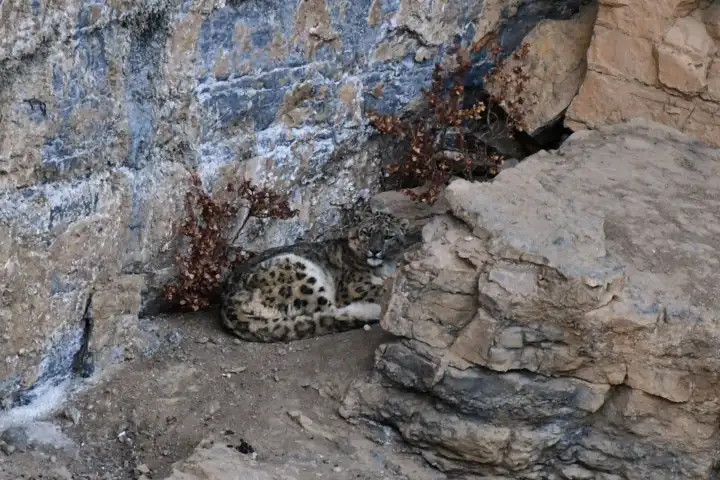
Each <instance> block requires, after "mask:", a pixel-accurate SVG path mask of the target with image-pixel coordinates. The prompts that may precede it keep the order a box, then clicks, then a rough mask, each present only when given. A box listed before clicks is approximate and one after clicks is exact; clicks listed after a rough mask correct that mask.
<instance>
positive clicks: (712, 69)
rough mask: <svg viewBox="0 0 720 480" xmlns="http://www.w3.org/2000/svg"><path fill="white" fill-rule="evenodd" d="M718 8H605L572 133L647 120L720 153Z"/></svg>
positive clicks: (674, 2) (690, 3)
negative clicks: (683, 133) (717, 147)
mask: <svg viewBox="0 0 720 480" xmlns="http://www.w3.org/2000/svg"><path fill="white" fill-rule="evenodd" d="M719 25H720V8H718V4H717V2H712V1H698V0H669V1H662V2H655V1H651V0H638V1H601V2H600V9H599V12H598V16H597V22H596V25H595V31H594V33H593V38H592V42H591V44H590V48H589V50H588V53H587V64H588V67H587V68H588V72H587V75H586V78H585V81H584V83H583V85H582V88H581V89H580V92H579V94H578V95H577V97H576V98H575V99H574V100H573V102H572V104H571V105H570V108H569V109H568V111H567V116H566V124H567V125H568V126H569V127H570V128H572V129H574V130H577V129H581V128H585V127H589V128H595V127H598V126H601V125H608V124H613V123H617V122H622V121H624V120H627V119H629V118H632V117H637V116H643V117H646V118H649V119H653V120H655V121H657V122H660V123H663V124H665V125H669V126H672V127H675V128H677V129H679V130H681V131H683V132H686V133H689V134H690V135H693V136H695V137H698V138H701V139H702V140H704V141H706V142H708V143H710V144H712V145H716V146H720V120H718V118H720V117H719V116H718V112H720V56H719V55H720V48H719V47H720V34H719V32H720V30H719V29H718V26H719Z"/></svg>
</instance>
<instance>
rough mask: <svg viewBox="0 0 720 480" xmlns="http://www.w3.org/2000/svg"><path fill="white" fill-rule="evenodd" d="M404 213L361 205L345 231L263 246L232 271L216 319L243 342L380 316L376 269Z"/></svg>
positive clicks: (382, 271)
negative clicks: (323, 237)
mask: <svg viewBox="0 0 720 480" xmlns="http://www.w3.org/2000/svg"><path fill="white" fill-rule="evenodd" d="M408 223H409V222H408V221H407V220H406V219H403V218H396V217H393V216H392V215H390V214H388V213H384V212H375V213H372V212H369V211H361V212H359V213H358V214H357V215H356V216H355V218H354V225H353V226H352V227H351V228H350V229H349V231H348V234H347V235H346V237H345V238H339V239H334V240H327V241H325V242H317V243H299V244H295V245H290V246H287V247H280V248H275V249H271V250H268V251H266V252H264V253H262V254H260V255H259V256H257V257H255V258H253V259H252V260H251V261H250V262H248V263H246V264H244V265H241V266H240V267H239V268H238V269H237V270H236V271H234V272H233V273H232V274H231V276H230V279H229V281H228V284H227V286H226V289H225V292H224V294H223V297H222V302H221V306H220V317H221V320H222V323H223V325H224V327H225V328H226V329H227V330H228V331H229V332H230V333H232V334H234V335H235V336H237V337H239V338H241V339H243V340H246V341H250V342H266V343H270V342H288V341H293V340H300V339H303V338H309V337H317V336H321V335H327V334H330V333H336V332H343V331H346V330H351V329H355V328H361V327H363V326H364V325H366V324H369V323H375V322H377V321H378V320H379V319H380V310H381V308H380V303H379V302H380V297H381V296H382V294H383V283H384V280H383V277H384V276H386V275H387V274H388V273H389V271H391V270H392V264H391V261H392V259H393V255H396V254H397V253H398V252H399V251H400V250H401V249H402V248H403V247H404V242H405V234H406V231H407V228H408Z"/></svg>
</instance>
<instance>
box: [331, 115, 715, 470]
mask: <svg viewBox="0 0 720 480" xmlns="http://www.w3.org/2000/svg"><path fill="white" fill-rule="evenodd" d="M718 172H720V150H718V149H714V148H712V147H710V146H708V145H706V144H703V143H701V142H699V141H697V140H694V139H692V138H690V137H688V136H686V135H684V134H682V133H681V132H679V131H677V130H674V129H672V128H670V127H667V126H664V125H661V124H658V123H653V122H650V121H647V120H640V119H636V120H631V121H629V122H627V123H623V124H618V125H614V126H610V127H600V128H598V129H597V130H594V131H581V132H576V133H574V134H573V135H572V136H571V137H570V138H569V139H568V140H567V142H566V143H565V144H564V145H563V146H562V147H561V148H560V149H559V150H557V151H551V152H547V151H543V152H540V153H538V154H535V155H533V156H532V157H529V158H528V159H526V160H524V161H523V162H521V163H520V165H519V166H517V167H516V168H512V169H507V170H505V171H503V172H501V173H500V174H499V175H498V176H497V177H496V178H495V180H494V181H493V182H492V183H471V182H467V181H464V180H455V181H453V182H452V183H451V184H450V185H449V187H448V188H447V190H446V192H445V201H446V202H447V204H448V205H449V209H450V211H449V213H448V214H442V215H439V216H437V217H435V218H434V219H433V220H431V221H430V222H429V223H427V224H426V225H425V226H424V228H423V232H422V234H423V240H422V245H421V246H420V248H419V249H417V250H415V251H413V252H411V253H409V254H408V255H407V256H406V259H405V263H404V264H403V265H402V266H401V268H400V270H399V271H398V273H397V275H396V276H395V278H394V279H392V280H389V282H390V283H391V288H390V291H389V292H388V296H387V298H386V304H385V306H384V308H383V316H382V320H381V325H382V327H383V328H384V329H386V330H387V331H389V332H391V333H393V334H395V335H396V336H397V337H398V338H397V340H396V341H394V342H392V343H386V344H383V345H382V346H381V347H379V349H378V350H377V352H376V357H375V369H374V373H373V375H372V377H371V378H363V379H359V380H357V381H355V382H354V383H353V385H352V387H351V388H350V390H349V392H348V393H347V395H346V397H345V398H344V400H343V405H342V407H341V410H340V412H341V414H342V415H343V416H344V417H345V418H347V419H349V420H351V421H355V420H356V419H358V418H360V417H369V418H371V419H372V420H374V421H379V422H382V423H385V424H389V425H391V426H393V427H395V428H396V429H397V430H398V431H399V432H400V433H401V434H402V436H403V437H404V438H405V439H406V440H407V441H408V442H410V443H412V444H414V445H415V446H417V447H418V448H420V449H421V451H422V452H423V455H424V456H425V458H426V459H427V460H428V461H429V462H430V463H432V464H433V465H435V466H436V467H437V468H439V469H441V470H443V471H446V472H448V473H450V472H452V473H454V474H458V473H461V472H465V473H467V474H477V475H481V476H483V478H488V477H492V478H544V479H569V478H572V479H586V478H587V479H590V478H593V479H605V480H610V479H620V478H624V479H638V480H640V479H648V478H653V479H675V478H683V479H698V480H699V479H707V478H714V475H717V474H718V471H717V467H716V464H717V462H716V457H717V455H716V452H717V450H718V448H720V444H719V443H718V413H720V404H719V403H718V398H720V376H719V375H718V374H717V372H718V371H720V357H718V355H717V351H718V349H719V348H720V327H719V326H718V325H720V323H719V322H718V313H717V312H718V311H720V274H718V273H717V272H718V269H717V266H716V264H717V263H718V261H719V260H718V259H719V258H720V241H718V232H719V231H720V216H718V214H717V211H718V208H717V205H715V203H716V198H717V197H716V195H715V194H716V193H717V194H718V195H720V180H718Z"/></svg>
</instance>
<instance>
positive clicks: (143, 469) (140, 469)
mask: <svg viewBox="0 0 720 480" xmlns="http://www.w3.org/2000/svg"><path fill="white" fill-rule="evenodd" d="M135 470H137V471H138V472H140V473H142V474H143V475H144V474H146V473H150V468H149V467H148V466H147V465H146V464H144V463H141V464H140V465H138V466H137V467H135Z"/></svg>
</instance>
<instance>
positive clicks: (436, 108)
mask: <svg viewBox="0 0 720 480" xmlns="http://www.w3.org/2000/svg"><path fill="white" fill-rule="evenodd" d="M479 48H480V47H479V46H478V45H473V46H472V47H471V48H461V47H458V48H457V51H456V53H455V64H456V67H455V68H454V69H452V70H449V71H445V70H444V69H443V68H442V67H441V66H440V65H439V64H436V65H435V70H434V71H433V75H432V84H431V86H430V88H429V89H428V90H423V92H422V94H423V97H424V98H425V102H426V105H425V108H424V109H422V110H421V112H420V113H419V114H416V115H413V116H412V117H410V118H400V117H399V116H397V115H377V114H375V113H371V114H370V115H369V120H370V125H371V126H372V127H373V128H375V129H376V130H377V131H378V132H379V133H380V134H382V135H392V136H394V137H397V138H399V139H400V140H401V141H402V142H405V144H406V145H407V150H406V151H405V152H404V155H402V156H401V157H400V158H398V159H396V160H394V161H393V162H391V163H390V165H389V167H388V169H387V172H386V174H385V175H386V177H387V179H388V183H389V184H391V185H392V186H393V187H394V188H403V189H404V191H405V193H407V194H408V195H410V196H411V197H413V198H414V199H416V200H420V201H422V202H425V203H429V204H432V203H434V202H435V201H436V200H437V195H438V193H439V191H440V189H441V188H442V187H443V185H445V184H447V182H448V181H449V180H450V178H452V177H453V176H462V177H464V178H467V179H469V180H472V179H477V178H479V177H485V178H487V177H491V176H494V175H496V174H497V172H498V169H499V167H500V166H501V165H502V162H503V160H504V158H503V157H502V156H501V155H499V154H497V153H493V151H492V149H490V148H488V145H489V144H490V143H491V142H492V139H491V138H489V137H490V136H493V135H495V136H497V135H505V136H508V137H511V136H513V134H514V132H515V131H521V130H523V129H524V128H523V120H524V114H523V110H524V109H523V97H522V92H523V90H524V86H525V82H526V81H527V80H528V77H527V76H526V75H525V74H524V73H523V71H522V68H521V67H519V66H518V67H514V68H513V69H512V70H511V71H510V72H509V73H508V72H504V71H503V67H504V66H505V62H504V60H503V59H498V56H499V55H500V53H501V50H500V47H494V48H492V49H491V51H490V52H491V55H492V57H493V58H494V59H496V60H495V62H494V63H495V65H496V66H495V68H494V69H493V70H492V71H491V72H490V73H489V74H488V76H486V77H485V83H486V84H487V83H488V81H489V80H492V81H493V83H494V84H496V85H499V93H498V94H496V95H491V94H490V93H488V92H487V91H483V92H481V94H480V95H478V96H477V98H476V99H474V100H472V101H470V102H468V98H469V97H468V95H466V88H465V85H466V84H467V79H468V75H469V73H470V69H471V68H472V63H471V61H470V54H471V52H477V51H478V50H479ZM527 54H528V45H527V44H524V45H523V46H522V47H521V48H520V49H518V50H517V51H516V52H514V53H513V57H514V58H515V59H517V60H520V59H523V58H524V57H525V56H527ZM468 103H469V104H468ZM499 111H501V112H503V113H504V115H503V117H504V118H503V119H502V122H500V121H499V120H500V118H499V116H498V112H499ZM500 124H502V128H503V131H502V132H499V131H498V128H497V125H500ZM419 186H426V187H427V188H426V189H424V191H423V192H422V193H421V194H416V193H414V192H412V191H411V190H409V189H410V188H414V187H419Z"/></svg>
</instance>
